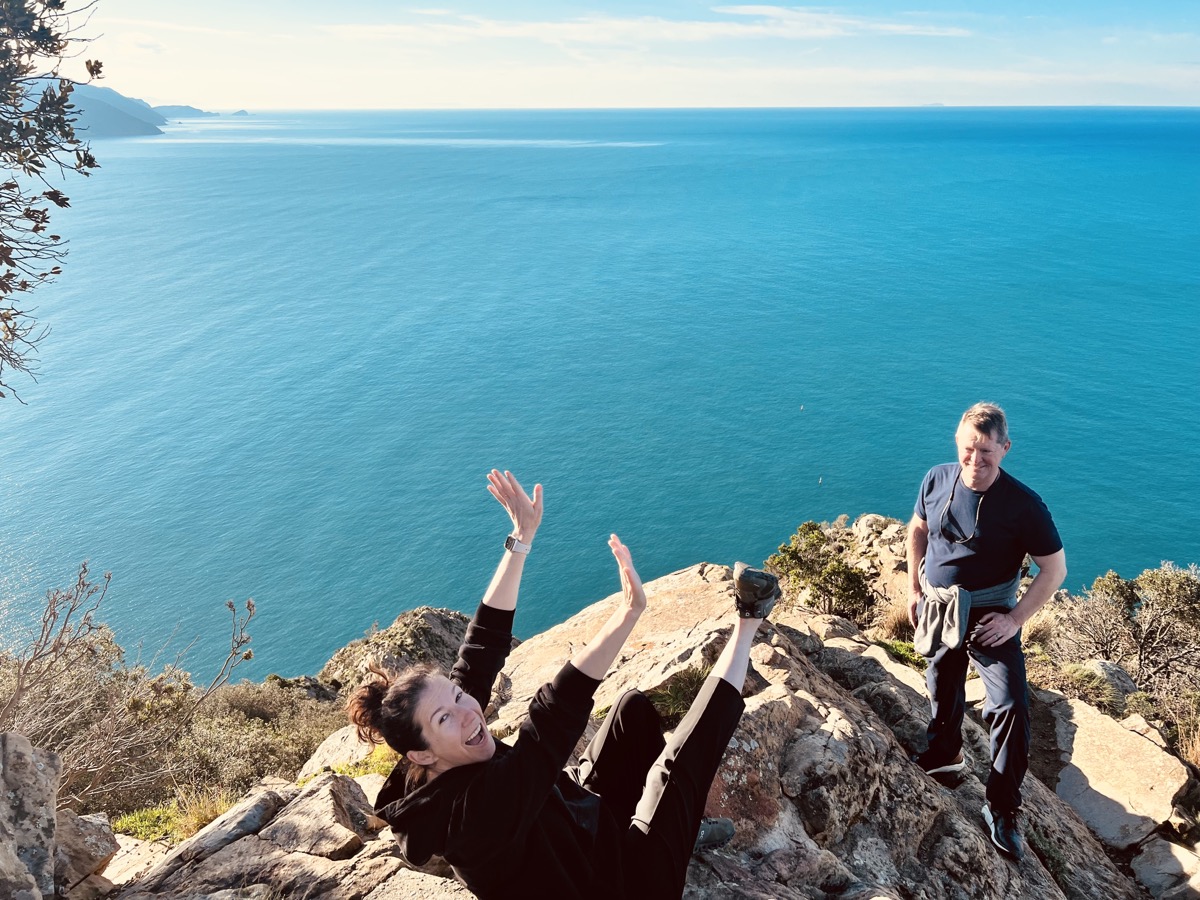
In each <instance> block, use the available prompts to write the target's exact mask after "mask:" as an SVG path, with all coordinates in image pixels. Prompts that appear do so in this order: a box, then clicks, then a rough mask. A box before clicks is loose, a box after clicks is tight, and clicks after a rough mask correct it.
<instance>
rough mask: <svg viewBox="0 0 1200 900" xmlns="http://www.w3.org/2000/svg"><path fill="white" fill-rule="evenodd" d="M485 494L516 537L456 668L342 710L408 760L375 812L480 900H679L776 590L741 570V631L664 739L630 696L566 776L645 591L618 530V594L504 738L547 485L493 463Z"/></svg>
mask: <svg viewBox="0 0 1200 900" xmlns="http://www.w3.org/2000/svg"><path fill="white" fill-rule="evenodd" d="M488 491H490V492H491V494H492V495H493V496H494V497H495V498H496V499H497V500H499V501H500V503H501V504H502V505H503V506H504V508H505V510H507V511H508V514H509V517H510V518H511V519H512V524H513V530H512V533H511V534H510V535H509V538H508V539H507V541H506V542H505V552H504V556H503V557H502V558H501V560H500V565H499V567H498V568H497V569H496V574H495V576H494V577H493V578H492V581H491V584H489V585H488V589H487V592H486V593H485V594H484V597H483V602H482V603H481V605H480V607H479V609H478V610H477V611H476V613H475V617H474V619H472V621H471V624H470V626H468V628H467V634H466V637H465V638H464V640H463V645H462V647H461V648H460V649H459V653H458V659H457V661H456V662H455V664H454V667H453V669H452V670H451V672H450V674H449V676H446V675H445V674H442V673H440V672H438V671H437V670H436V669H435V668H431V667H428V666H421V667H416V668H413V669H410V670H408V671H406V672H404V673H401V674H399V675H395V676H391V677H386V676H385V677H384V678H383V679H381V680H377V681H375V682H373V683H371V684H367V685H365V686H363V687H361V688H359V689H358V690H357V691H356V692H355V693H354V695H353V696H352V697H351V699H350V702H349V704H348V706H347V709H348V713H349V716H350V719H351V721H352V722H354V723H355V724H356V725H357V726H358V730H359V734H360V736H361V737H362V738H363V739H364V740H368V741H373V742H378V741H381V740H382V741H386V742H387V743H388V744H389V745H390V746H391V747H392V748H393V749H394V750H395V751H396V752H397V753H399V754H400V755H401V760H400V762H399V763H398V764H397V766H396V768H395V769H394V770H393V772H392V774H391V775H390V776H389V777H388V780H387V782H386V783H385V784H384V786H383V788H382V790H381V791H380V793H379V798H378V800H377V802H376V812H377V813H378V814H379V816H380V817H381V818H383V819H384V820H386V821H387V822H388V823H389V824H390V825H391V826H392V830H393V832H394V833H395V835H396V839H397V840H398V841H399V843H400V846H401V849H402V851H403V853H404V855H405V856H406V857H407V858H408V859H409V860H410V861H411V862H412V863H414V864H416V865H423V864H424V863H425V862H427V861H428V859H429V858H430V857H431V856H432V855H435V854H436V855H438V856H441V857H443V858H445V860H446V861H447V862H449V863H450V864H451V865H452V866H453V867H454V870H455V873H456V874H457V875H458V877H459V879H460V880H461V881H462V882H463V883H464V884H465V885H466V886H467V887H468V888H469V889H470V890H471V891H472V892H473V893H475V894H476V895H477V896H479V897H481V898H485V900H486V898H507V897H521V898H530V897H551V898H555V900H569V898H593V897H594V898H601V897H603V898H606V900H611V898H620V897H631V898H632V897H636V898H656V897H663V898H667V897H670V898H677V897H679V896H680V895H681V894H682V893H683V886H684V880H685V878H686V876H687V866H688V860H689V858H690V856H691V852H692V846H693V842H694V841H695V839H696V834H697V831H698V829H699V827H700V822H701V817H702V815H703V812H704V803H705V799H706V797H707V794H708V789H709V785H710V784H711V783H712V780H713V777H714V776H715V775H716V771H717V767H718V765H719V764H720V762H721V756H722V754H723V753H724V750H725V747H726V746H727V745H728V743H729V739H730V737H731V736H732V735H733V731H734V729H735V728H736V727H737V723H738V719H739V718H740V717H741V714H742V709H743V706H744V704H743V703H742V698H741V688H742V684H743V682H744V681H745V677H746V670H747V666H748V664H749V655H750V645H751V642H752V641H753V638H754V634H755V632H756V631H757V630H758V627H759V625H760V624H762V621H763V618H764V617H765V616H766V614H767V613H768V612H769V611H770V609H771V607H772V606H774V603H775V600H776V599H777V598H778V596H779V592H778V586H777V584H776V583H775V580H774V578H773V577H772V576H769V575H766V574H765V573H761V572H756V571H754V570H745V569H744V567H742V566H741V564H739V569H738V573H737V574H738V576H739V577H738V578H737V579H736V581H737V593H738V599H737V606H738V616H737V618H735V619H734V623H733V633H732V635H731V636H730V639H729V642H728V643H727V644H726V646H725V648H724V650H723V651H722V652H721V655H720V657H719V658H718V659H717V661H716V663H715V664H714V666H713V669H712V673H711V675H710V676H709V678H708V679H707V681H706V682H705V684H704V686H703V688H702V689H701V691H700V694H699V696H697V698H696V700H695V702H694V703H693V705H692V708H691V710H690V711H689V712H688V714H687V716H686V717H685V718H684V720H683V721H682V722H681V723H680V725H679V727H678V728H677V729H676V730H675V732H674V734H673V735H672V736H671V739H670V741H669V742H664V740H663V737H662V728H661V723H660V722H659V719H658V714H657V713H656V712H655V710H654V708H653V706H652V705H651V704H650V702H649V701H648V700H647V699H646V697H645V696H644V695H643V694H641V693H640V692H637V691H629V692H627V693H625V694H624V695H622V697H621V698H620V699H619V700H618V701H617V703H616V704H614V705H613V709H612V712H611V713H610V714H609V716H608V717H607V719H606V720H605V722H604V724H603V726H602V727H601V729H600V731H599V733H598V734H597V735H596V737H595V739H594V740H593V741H592V742H591V744H589V746H588V748H587V750H586V751H585V753H584V755H583V757H582V759H581V760H580V765H579V767H578V768H577V769H575V768H572V769H569V770H567V771H564V768H563V767H564V766H566V764H567V761H568V758H569V757H570V755H571V752H572V751H573V750H574V748H575V745H576V743H577V742H578V740H579V738H580V736H581V735H582V734H583V731H584V728H585V727H586V726H587V723H588V718H589V716H590V714H591V709H592V697H593V694H594V693H595V691H596V688H597V687H599V685H600V681H601V679H602V678H603V677H604V675H605V673H606V672H607V671H608V669H609V666H611V665H612V662H613V660H614V659H615V658H616V656H617V653H618V652H619V651H620V650H621V647H622V646H623V645H624V643H625V640H626V638H628V637H629V633H630V632H631V631H632V630H633V626H634V625H635V624H636V623H637V620H638V617H639V616H640V615H641V614H642V611H643V610H644V609H645V608H646V594H645V592H644V591H643V589H642V583H641V579H640V578H638V574H637V572H636V571H635V570H634V568H633V561H632V559H631V557H630V554H629V549H628V548H627V547H626V546H625V545H624V544H622V543H621V541H620V540H619V539H618V538H617V536H616V535H615V534H614V535H612V536H611V537H610V539H609V542H608V543H609V547H610V548H611V549H612V553H613V556H614V557H615V558H616V560H617V565H618V567H619V569H620V575H621V587H622V597H623V599H622V602H621V603H620V604H619V605H618V607H617V609H616V610H615V611H614V612H613V614H612V615H611V617H610V618H609V619H608V621H607V622H606V623H605V624H604V625H603V626H602V627H601V628H600V630H599V631H597V633H596V634H595V636H594V637H593V638H592V639H591V640H590V641H589V642H588V643H587V645H586V646H585V647H584V648H583V649H582V650H580V651H578V652H576V653H575V655H574V656H573V657H572V659H571V661H570V662H568V663H566V664H565V665H564V666H563V667H562V669H561V670H560V671H559V673H558V674H557V675H556V676H555V677H554V680H553V681H551V682H550V683H549V684H546V685H543V686H542V687H541V688H540V689H539V690H538V692H537V694H536V696H535V697H534V699H533V701H532V702H531V703H530V706H529V718H528V719H527V720H526V722H525V723H524V724H523V725H522V726H521V728H520V730H519V732H518V736H517V739H516V741H515V742H514V744H513V745H512V746H511V747H510V746H508V745H506V744H503V743H499V742H497V741H495V740H494V739H493V738H492V736H491V734H490V733H489V732H488V730H487V723H486V721H485V720H484V713H483V711H484V709H486V707H487V704H488V700H489V697H490V694H491V688H492V683H493V682H494V681H495V678H496V675H497V674H498V673H499V671H500V669H501V666H503V664H504V660H505V658H506V657H507V655H508V651H509V648H510V647H511V644H512V623H513V614H514V610H515V609H516V604H517V589H518V586H519V584H520V580H521V573H522V570H523V567H524V564H525V557H526V555H527V554H528V552H529V546H530V545H531V544H532V543H533V539H534V535H535V534H536V533H537V529H538V525H539V524H540V523H541V520H542V486H541V485H537V486H536V487H534V489H533V496H532V497H530V496H529V495H528V494H527V493H526V492H525V491H524V489H523V488H522V487H521V485H520V483H519V482H518V481H517V479H516V478H515V477H514V476H513V475H512V473H510V472H504V473H501V472H499V471H497V470H495V469H493V470H492V472H491V473H490V474H489V475H488ZM378 674H380V675H383V674H384V673H378Z"/></svg>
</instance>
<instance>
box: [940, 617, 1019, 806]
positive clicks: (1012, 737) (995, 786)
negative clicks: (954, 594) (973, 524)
mask: <svg viewBox="0 0 1200 900" xmlns="http://www.w3.org/2000/svg"><path fill="white" fill-rule="evenodd" d="M1004 611H1005V610H1004V608H1002V607H978V608H974V609H972V610H971V614H970V617H969V618H968V620H967V635H968V637H967V640H966V642H965V643H964V645H963V646H961V647H958V648H957V649H954V650H951V649H950V648H949V647H947V646H945V645H944V644H943V645H942V646H941V647H939V648H938V650H937V652H936V653H934V655H933V658H932V659H931V660H930V661H929V668H928V669H927V670H926V672H925V681H926V684H928V686H929V697H930V705H931V709H932V713H933V718H932V719H930V721H929V729H928V730H927V732H926V735H927V737H928V738H929V750H928V751H927V756H926V758H927V759H929V760H934V761H937V762H949V761H950V760H952V759H954V758H955V757H956V756H958V752H959V750H961V749H962V721H963V714H964V713H965V712H966V679H967V661H968V658H969V659H970V661H971V662H973V663H974V664H975V670H976V671H977V672H978V673H979V677H980V678H981V679H983V687H984V691H985V692H986V695H987V699H986V701H985V703H984V707H983V719H984V721H985V722H986V723H987V724H988V727H989V728H990V729H991V747H992V771H991V774H990V775H989V776H988V783H987V800H988V803H989V804H991V807H992V809H993V811H995V812H997V813H1005V812H1012V811H1014V810H1016V809H1017V808H1018V807H1019V806H1020V805H1021V782H1022V781H1023V780H1024V779H1025V772H1026V770H1027V769H1028V768H1029V739H1030V724H1029V688H1028V686H1027V684H1026V682H1025V654H1024V653H1022V652H1021V634H1020V632H1017V634H1015V635H1013V636H1012V638H1010V639H1009V640H1008V641H1006V642H1004V643H1003V644H1001V645H1000V646H999V647H984V646H982V645H981V644H978V643H976V642H974V641H972V640H971V638H970V635H971V634H972V632H973V631H974V629H975V626H976V625H977V624H978V622H979V620H980V618H982V617H983V616H984V615H986V614H987V613H990V612H1004Z"/></svg>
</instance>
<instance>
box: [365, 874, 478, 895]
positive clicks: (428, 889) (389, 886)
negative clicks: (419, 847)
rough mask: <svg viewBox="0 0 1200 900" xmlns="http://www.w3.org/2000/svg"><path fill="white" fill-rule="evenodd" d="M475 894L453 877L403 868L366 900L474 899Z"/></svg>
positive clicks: (372, 892)
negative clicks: (443, 876)
mask: <svg viewBox="0 0 1200 900" xmlns="http://www.w3.org/2000/svg"><path fill="white" fill-rule="evenodd" d="M474 898H475V895H474V894H472V893H471V892H470V891H468V890H467V889H466V888H465V887H463V886H462V885H461V884H459V883H458V882H457V881H455V880H454V879H453V878H439V877H438V876H436V875H426V874H425V873H424V872H415V871H413V870H412V869H401V870H400V871H399V872H397V873H396V874H395V875H393V876H392V877H391V878H389V879H388V880H387V881H385V882H384V883H383V884H381V885H379V886H378V887H377V888H375V890H373V891H371V893H369V894H367V896H366V900H474Z"/></svg>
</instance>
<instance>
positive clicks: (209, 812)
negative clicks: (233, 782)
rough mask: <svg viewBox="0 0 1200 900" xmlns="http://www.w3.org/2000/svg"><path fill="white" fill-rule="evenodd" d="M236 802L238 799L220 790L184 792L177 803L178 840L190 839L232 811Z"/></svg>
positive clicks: (176, 826)
mask: <svg viewBox="0 0 1200 900" xmlns="http://www.w3.org/2000/svg"><path fill="white" fill-rule="evenodd" d="M236 802H237V797H235V796H234V795H233V794H231V793H229V792H227V791H223V790H220V789H219V788H209V789H208V790H198V791H196V790H188V791H184V792H183V793H181V794H180V795H179V797H178V799H177V800H176V801H175V806H176V809H177V810H178V811H179V814H178V818H177V819H176V825H175V833H176V835H177V838H176V839H177V840H181V841H182V840H185V839H187V838H190V837H191V836H192V835H193V834H195V833H196V832H197V831H199V830H200V829H201V828H204V827H205V826H206V825H208V824H209V823H210V822H212V821H213V820H214V819H216V818H217V816H219V815H221V814H222V813H225V812H227V811H229V810H230V809H232V808H233V805H234V804H235V803H236Z"/></svg>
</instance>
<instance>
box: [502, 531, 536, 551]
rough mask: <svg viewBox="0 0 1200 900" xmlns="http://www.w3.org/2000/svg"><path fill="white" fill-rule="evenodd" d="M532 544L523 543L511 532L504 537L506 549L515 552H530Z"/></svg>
mask: <svg viewBox="0 0 1200 900" xmlns="http://www.w3.org/2000/svg"><path fill="white" fill-rule="evenodd" d="M532 546H533V545H532V544H522V543H521V542H520V541H518V540H517V539H516V538H515V537H513V536H512V535H511V534H510V535H509V536H508V537H506V538H505V539H504V549H505V550H511V551H512V552H513V553H528V552H529V548H530V547H532Z"/></svg>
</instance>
